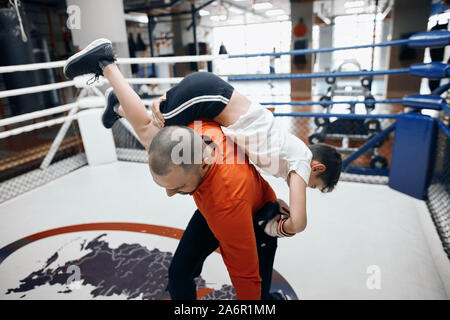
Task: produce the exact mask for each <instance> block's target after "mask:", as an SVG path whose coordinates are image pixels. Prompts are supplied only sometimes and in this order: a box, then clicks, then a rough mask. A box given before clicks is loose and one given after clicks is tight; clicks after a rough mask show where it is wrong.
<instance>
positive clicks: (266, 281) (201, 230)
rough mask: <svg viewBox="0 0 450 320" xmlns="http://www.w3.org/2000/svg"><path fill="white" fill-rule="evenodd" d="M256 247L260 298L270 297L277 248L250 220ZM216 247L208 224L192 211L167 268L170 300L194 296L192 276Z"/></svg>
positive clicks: (217, 244) (273, 240) (197, 272)
mask: <svg viewBox="0 0 450 320" xmlns="http://www.w3.org/2000/svg"><path fill="white" fill-rule="evenodd" d="M254 230H255V237H256V245H257V248H258V258H259V273H260V276H261V280H262V283H261V299H262V300H271V295H270V292H269V291H270V285H271V282H272V270H273V261H274V259H275V252H276V250H277V238H274V237H270V236H268V235H267V234H265V233H264V231H263V230H262V229H261V228H260V227H258V226H257V225H256V223H254ZM218 247H219V242H218V241H217V239H216V238H215V237H214V234H213V233H212V232H211V230H210V229H209V227H208V224H207V223H206V220H205V218H204V217H203V216H202V214H201V213H200V211H199V210H196V211H195V213H194V215H193V216H192V218H191V220H190V221H189V224H188V226H187V227H186V230H185V231H184V233H183V236H182V237H181V240H180V243H179V244H178V247H177V250H176V251H175V254H174V257H173V259H172V263H171V264H170V267H169V285H168V290H169V293H170V297H171V298H172V299H173V300H195V299H196V298H197V292H196V285H195V282H194V279H195V278H196V277H198V276H199V275H200V273H201V271H202V268H203V263H204V261H205V259H206V258H207V257H208V256H209V255H210V254H211V253H212V252H214V250H216V249H217V248H218Z"/></svg>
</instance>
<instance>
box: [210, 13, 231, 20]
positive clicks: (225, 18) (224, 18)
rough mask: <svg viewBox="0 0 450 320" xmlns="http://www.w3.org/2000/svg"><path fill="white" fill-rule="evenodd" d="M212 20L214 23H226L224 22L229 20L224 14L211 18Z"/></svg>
mask: <svg viewBox="0 0 450 320" xmlns="http://www.w3.org/2000/svg"><path fill="white" fill-rule="evenodd" d="M210 19H211V20H212V21H224V20H227V16H226V15H224V14H222V15H220V16H211V17H210Z"/></svg>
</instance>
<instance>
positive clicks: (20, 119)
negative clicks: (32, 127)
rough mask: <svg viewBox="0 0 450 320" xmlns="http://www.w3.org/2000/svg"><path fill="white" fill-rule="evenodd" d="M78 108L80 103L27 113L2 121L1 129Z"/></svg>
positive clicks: (0, 121) (0, 123)
mask: <svg viewBox="0 0 450 320" xmlns="http://www.w3.org/2000/svg"><path fill="white" fill-rule="evenodd" d="M78 106H79V104H78V102H74V103H68V104H64V105H61V106H58V107H54V108H50V109H45V110H40V111H35V112H30V113H26V114H22V115H18V116H14V117H10V118H6V119H2V120H0V127H3V126H7V125H10V124H13V123H19V122H23V121H27V120H33V119H37V118H40V117H45V116H49V115H52V114H56V113H60V112H65V111H69V110H71V109H74V108H76V107H78Z"/></svg>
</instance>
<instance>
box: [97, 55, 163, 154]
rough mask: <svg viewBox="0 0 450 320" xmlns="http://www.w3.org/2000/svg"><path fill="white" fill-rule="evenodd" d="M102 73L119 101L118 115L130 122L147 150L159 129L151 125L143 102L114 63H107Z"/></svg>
mask: <svg viewBox="0 0 450 320" xmlns="http://www.w3.org/2000/svg"><path fill="white" fill-rule="evenodd" d="M103 75H104V77H105V78H106V79H108V81H109V83H110V84H111V86H112V88H113V89H114V93H115V94H116V96H117V99H118V100H119V102H120V107H119V110H118V113H119V115H120V116H122V117H124V118H126V119H127V120H128V122H130V124H131V125H132V126H133V129H134V131H135V132H136V134H137V135H138V136H139V139H140V140H141V142H142V143H143V144H144V147H145V149H146V150H148V148H149V147H150V143H151V140H152V139H153V137H154V135H155V134H156V133H157V132H158V130H159V129H158V128H157V127H156V126H154V125H152V121H151V117H150V115H149V114H148V113H147V109H146V108H145V105H144V103H143V102H142V101H141V99H140V98H139V96H138V95H137V93H136V92H135V91H134V90H133V89H132V88H131V86H130V85H129V84H128V82H127V81H126V80H125V78H124V76H123V75H122V73H121V72H120V70H119V68H118V67H117V65H116V64H115V63H111V64H109V65H107V66H106V67H105V68H104V69H103Z"/></svg>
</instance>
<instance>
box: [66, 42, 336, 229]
mask: <svg viewBox="0 0 450 320" xmlns="http://www.w3.org/2000/svg"><path fill="white" fill-rule="evenodd" d="M104 41H107V40H104ZM90 46H91V48H89V46H88V48H86V49H85V50H92V51H94V52H95V51H96V50H98V57H96V56H95V54H91V56H92V57H93V59H98V61H96V62H95V63H98V71H97V73H96V76H98V75H102V74H103V73H102V72H103V68H104V67H105V66H106V65H108V64H110V63H113V62H114V61H115V58H114V55H113V53H112V52H104V50H102V49H101V47H102V40H97V43H95V42H94V43H93V44H91V45H90ZM109 50H110V49H109ZM76 59H77V55H75V56H73V57H72V58H70V59H69V61H68V63H76ZM65 72H66V69H65ZM66 75H67V76H68V77H69V78H71V77H73V76H74V75H70V74H66ZM111 85H112V86H113V87H114V90H115V91H116V93H117V95H118V96H119V97H120V98H121V102H122V104H125V103H127V101H126V99H127V95H126V94H124V93H125V92H127V93H128V94H134V95H135V94H136V93H134V92H131V91H132V90H131V91H130V89H131V88H130V87H129V86H128V84H127V83H126V82H124V81H117V82H115V83H111ZM118 91H120V93H119V92H118ZM152 111H153V117H151V116H149V115H148V113H147V112H146V111H142V109H140V110H139V111H136V112H132V113H130V112H128V113H127V112H126V111H125V110H124V109H123V108H122V107H121V106H119V101H118V100H117V98H116V96H115V94H114V92H113V91H109V92H108V95H107V106H106V108H105V111H104V114H103V118H102V121H103V124H104V126H105V127H106V128H111V127H112V125H113V124H114V123H115V121H116V120H118V119H119V118H120V117H125V118H126V119H128V120H129V121H130V123H132V124H134V125H133V127H134V129H135V131H136V133H137V135H138V136H139V137H140V139H141V141H145V144H146V145H145V148H146V150H148V148H149V146H150V143H151V139H149V136H153V135H154V132H155V131H157V130H159V129H160V128H161V127H163V126H164V125H188V124H189V123H192V122H193V121H195V120H198V119H201V118H209V119H212V120H214V121H216V122H217V123H219V124H220V125H221V126H222V130H223V132H224V133H225V135H226V136H228V137H230V138H231V139H233V141H234V142H235V143H236V144H237V145H238V146H239V147H241V148H242V149H243V150H244V151H245V153H246V154H247V155H248V157H249V159H250V160H251V161H252V162H253V163H254V164H255V165H256V166H258V167H259V168H261V169H262V170H263V171H265V172H267V173H269V174H271V175H273V176H275V177H282V178H283V179H285V180H286V181H287V183H288V185H289V190H290V191H289V208H281V210H280V214H279V215H277V216H276V217H270V218H271V219H270V220H269V221H261V222H262V223H263V224H264V225H265V226H264V231H265V232H266V233H267V234H269V235H271V236H274V237H289V236H293V235H295V234H296V233H299V232H301V231H303V230H304V229H305V228H306V224H307V219H306V187H311V188H318V189H320V190H321V191H322V192H329V191H332V190H333V188H334V187H335V185H336V183H337V182H338V180H339V176H340V172H341V167H342V159H341V156H340V154H339V153H338V152H337V151H336V149H334V148H333V147H330V146H327V145H324V144H316V145H312V146H310V147H309V148H308V146H306V145H305V144H304V143H303V142H302V141H301V140H300V139H299V138H297V137H295V136H294V135H292V134H290V133H288V132H287V131H286V130H284V129H283V128H281V127H280V126H278V125H277V124H276V123H275V119H274V116H273V114H272V113H271V112H270V111H269V110H267V109H265V108H263V107H262V106H260V105H259V104H258V103H254V102H251V101H250V100H249V99H247V98H246V97H245V96H243V95H242V94H240V93H239V92H237V91H236V90H234V88H233V87H232V86H231V85H230V84H228V83H227V82H225V81H223V80H222V79H221V78H220V77H218V76H215V75H213V74H211V73H207V72H198V73H194V74H191V75H188V76H186V77H185V78H184V79H183V80H182V81H181V82H180V83H179V84H177V85H176V86H174V87H173V88H171V89H170V90H168V91H167V93H166V95H165V96H163V97H161V98H160V99H159V100H158V101H157V102H156V103H154V104H153V105H152ZM152 118H153V119H152ZM247 141H249V142H250V144H247ZM282 212H284V213H289V214H285V215H281V213H282Z"/></svg>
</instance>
